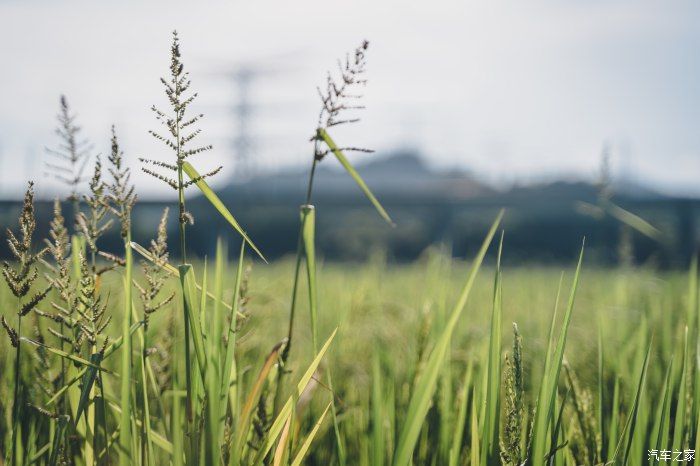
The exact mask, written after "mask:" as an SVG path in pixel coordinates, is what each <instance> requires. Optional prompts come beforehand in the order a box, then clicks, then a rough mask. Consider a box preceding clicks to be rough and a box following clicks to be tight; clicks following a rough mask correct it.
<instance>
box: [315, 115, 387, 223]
mask: <svg viewBox="0 0 700 466" xmlns="http://www.w3.org/2000/svg"><path fill="white" fill-rule="evenodd" d="M318 136H319V137H320V138H321V140H323V142H325V143H326V145H327V146H328V148H329V149H330V151H331V152H333V155H335V157H336V158H337V159H338V162H340V164H341V165H342V166H343V168H344V169H345V171H347V172H348V174H349V175H350V176H351V177H352V179H353V180H355V183H357V185H358V186H359V187H360V189H361V190H362V192H363V193H365V196H367V199H369V201H370V202H371V203H372V205H373V206H374V208H375V209H377V212H379V215H380V216H381V217H382V218H383V219H384V220H386V222H387V223H388V224H389V225H391V226H395V224H394V222H393V220H391V217H389V214H388V213H387V212H386V210H385V209H384V207H382V205H381V204H380V203H379V201H378V200H377V198H376V197H375V196H374V194H372V191H370V189H369V187H368V186H367V183H365V181H364V180H363V179H362V177H361V176H360V174H359V173H357V170H355V167H353V166H352V164H351V163H350V162H349V161H348V159H347V157H345V154H343V151H342V150H340V148H339V147H338V145H337V144H336V143H335V141H333V139H332V138H331V137H330V135H329V134H328V132H327V131H326V130H325V129H323V128H319V129H318Z"/></svg>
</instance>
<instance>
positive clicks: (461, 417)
mask: <svg viewBox="0 0 700 466" xmlns="http://www.w3.org/2000/svg"><path fill="white" fill-rule="evenodd" d="M472 367H473V365H472V362H471V361H469V366H467V370H466V371H465V373H464V380H463V381H462V390H461V391H460V393H459V407H458V408H457V422H456V424H455V427H454V433H453V436H452V446H451V447H450V466H457V465H458V464H459V457H460V453H461V449H462V437H464V427H465V424H466V422H467V406H468V405H469V389H470V388H472V386H471V385H472Z"/></svg>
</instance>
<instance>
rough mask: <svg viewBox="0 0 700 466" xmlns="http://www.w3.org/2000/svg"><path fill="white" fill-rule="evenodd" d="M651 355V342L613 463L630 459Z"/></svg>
mask: <svg viewBox="0 0 700 466" xmlns="http://www.w3.org/2000/svg"><path fill="white" fill-rule="evenodd" d="M649 354H651V342H650V343H649V347H648V349H647V352H646V355H645V356H644V361H643V362H642V366H641V368H640V371H639V381H638V383H637V389H636V390H635V393H634V401H633V402H632V407H631V408H630V413H629V415H628V416H627V421H626V422H625V426H624V427H623V428H622V433H621V434H620V440H619V442H618V444H617V447H616V448H615V453H614V454H613V457H612V460H611V461H612V462H615V461H616V460H617V457H618V455H620V454H622V457H621V464H627V459H628V457H629V452H630V449H631V448H632V439H633V437H634V430H635V429H634V428H635V426H636V422H637V415H638V413H639V400H640V399H641V397H642V391H643V390H644V385H645V383H646V377H647V369H648V367H649Z"/></svg>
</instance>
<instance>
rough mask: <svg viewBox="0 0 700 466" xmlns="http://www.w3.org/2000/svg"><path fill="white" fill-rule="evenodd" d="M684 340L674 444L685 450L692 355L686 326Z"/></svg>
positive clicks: (676, 447)
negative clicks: (689, 350)
mask: <svg viewBox="0 0 700 466" xmlns="http://www.w3.org/2000/svg"><path fill="white" fill-rule="evenodd" d="M684 341H685V342H684V344H683V360H682V362H681V364H682V366H681V376H680V380H679V381H678V403H677V405H676V415H675V416H674V419H675V424H674V427H673V445H672V446H673V450H674V451H679V450H683V449H685V447H686V446H685V445H683V442H684V439H685V437H684V436H685V419H686V411H687V409H686V408H687V401H686V393H687V387H688V385H687V383H686V379H687V373H688V365H689V361H688V358H689V357H690V356H689V354H688V344H689V341H688V327H686V328H685V338H684ZM662 448H664V447H662Z"/></svg>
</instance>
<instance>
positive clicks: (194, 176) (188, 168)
mask: <svg viewBox="0 0 700 466" xmlns="http://www.w3.org/2000/svg"><path fill="white" fill-rule="evenodd" d="M182 170H183V171H184V172H185V173H186V174H187V176H189V178H190V180H192V181H194V182H195V184H196V185H197V187H198V188H199V190H200V191H202V194H204V197H206V198H207V200H208V201H209V202H210V203H211V205H213V206H214V208H215V209H216V210H217V211H218V212H219V213H220V214H221V216H222V217H224V219H225V220H226V221H227V222H228V223H229V224H231V226H232V227H233V229H234V230H236V231H237V232H238V234H240V235H241V236H242V237H243V239H244V240H245V241H246V242H247V243H248V244H249V245H250V247H251V248H253V251H255V252H256V253H257V254H258V256H260V258H261V259H262V260H263V261H265V262H267V259H265V256H263V254H262V253H261V252H260V250H259V249H258V247H257V246H255V244H254V243H253V241H252V240H251V239H250V238H249V237H248V234H247V233H246V232H245V231H243V228H242V227H241V225H240V224H239V223H238V221H237V220H236V219H235V218H234V217H233V215H232V214H231V212H229V210H228V209H227V208H226V206H225V205H224V203H223V202H221V199H219V196H217V195H216V193H215V192H214V191H212V189H211V188H210V187H209V185H208V184H207V182H206V181H204V180H203V179H202V177H201V176H200V174H199V173H197V170H195V169H194V167H193V166H192V165H191V164H190V163H189V162H185V163H183V164H182Z"/></svg>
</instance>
